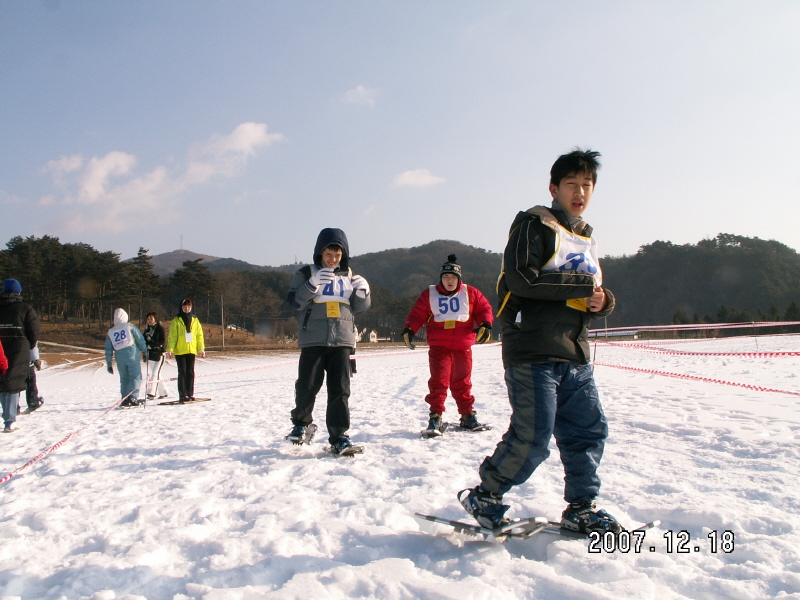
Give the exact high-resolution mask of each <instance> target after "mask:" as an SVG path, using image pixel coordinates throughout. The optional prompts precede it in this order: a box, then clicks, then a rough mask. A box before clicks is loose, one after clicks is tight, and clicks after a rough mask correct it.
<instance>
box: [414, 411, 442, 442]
mask: <svg viewBox="0 0 800 600" xmlns="http://www.w3.org/2000/svg"><path fill="white" fill-rule="evenodd" d="M429 417H430V419H429V420H428V427H427V429H423V430H422V431H421V432H420V435H421V436H422V437H424V438H431V437H438V436H440V435H442V434H444V432H445V431H447V426H448V423H444V422H442V415H440V414H439V413H435V412H432V413H430V415H429Z"/></svg>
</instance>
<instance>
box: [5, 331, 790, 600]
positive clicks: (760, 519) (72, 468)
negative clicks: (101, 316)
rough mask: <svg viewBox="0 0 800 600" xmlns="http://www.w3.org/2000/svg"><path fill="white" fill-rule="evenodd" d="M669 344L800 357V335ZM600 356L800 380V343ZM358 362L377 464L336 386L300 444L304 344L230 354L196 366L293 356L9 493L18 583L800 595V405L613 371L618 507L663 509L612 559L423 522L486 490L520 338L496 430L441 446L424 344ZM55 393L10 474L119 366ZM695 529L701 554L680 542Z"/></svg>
mask: <svg viewBox="0 0 800 600" xmlns="http://www.w3.org/2000/svg"><path fill="white" fill-rule="evenodd" d="M756 346H757V347H756ZM669 347H670V348H674V349H683V350H691V351H693V352H698V351H699V352H702V351H715V352H753V351H756V350H758V351H762V352H763V351H787V350H788V351H796V350H798V349H800V336H772V337H765V338H758V339H755V338H729V339H723V340H713V341H708V342H694V343H691V344H688V343H687V344H686V345H680V344H676V345H671V346H669ZM595 351H596V354H595V358H596V359H597V360H598V361H602V362H605V363H612V364H620V365H631V366H636V367H640V368H647V369H655V370H660V371H668V372H678V373H687V374H692V375H698V376H703V377H714V378H717V379H722V380H726V381H736V382H743V383H752V384H756V385H763V386H766V387H773V388H779V389H785V390H788V391H795V392H797V391H800V380H798V378H797V376H796V373H797V372H798V368H799V367H800V359H798V358H797V357H788V358H768V359H763V358H762V359H756V358H742V357H735V356H734V357H730V356H726V357H697V356H680V355H661V354H653V353H646V352H641V351H637V350H635V349H632V348H623V347H616V346H606V345H603V344H598V345H597V346H596V348H595ZM357 358H358V374H357V375H355V376H354V378H353V382H352V383H353V385H352V388H353V389H352V396H351V412H352V427H351V435H352V438H353V441H354V442H355V443H360V444H364V445H365V446H366V450H365V454H364V455H361V456H358V457H356V458H353V459H345V458H333V457H329V456H327V455H326V454H325V453H324V452H323V448H324V446H325V445H326V439H327V433H326V431H325V427H324V412H325V400H324V388H323V392H322V393H321V394H320V398H319V399H318V404H317V407H316V409H315V420H316V422H317V423H318V424H319V425H320V430H319V431H318V432H317V438H316V439H315V441H314V443H313V444H312V445H311V446H304V447H294V446H291V445H289V444H288V443H287V442H285V441H284V440H283V437H284V436H285V435H286V434H287V433H288V431H289V429H290V428H291V423H290V421H289V411H290V410H291V408H292V406H293V389H294V380H295V378H296V366H294V365H292V364H286V363H287V361H291V360H293V359H296V354H283V355H247V356H225V357H214V358H209V359H206V360H205V361H203V360H199V361H198V366H197V371H198V375H202V374H203V373H219V372H220V371H226V370H236V369H242V368H248V367H253V366H267V365H268V364H270V363H274V364H277V366H274V367H272V368H264V369H261V370H255V371H247V372H240V373H229V374H223V375H214V376H213V377H207V378H206V377H199V378H198V379H197V382H196V391H197V393H198V395H201V396H209V397H212V398H213V400H212V401H211V402H206V403H200V404H195V405H188V406H174V407H164V406H155V405H150V406H148V408H146V409H143V410H142V409H130V410H118V411H113V412H111V413H109V414H108V415H106V416H105V417H104V418H102V419H100V420H99V421H98V422H97V423H95V424H94V425H92V426H90V427H89V428H87V429H86V430H85V431H83V432H82V433H81V434H80V435H78V436H76V437H74V438H73V439H71V440H69V441H68V442H67V443H66V444H65V445H64V446H63V447H61V448H60V449H58V450H57V451H56V452H54V453H53V454H51V455H50V456H48V457H46V458H45V459H43V460H42V461H41V462H39V463H37V464H35V465H34V466H32V467H29V468H28V469H26V470H25V471H23V472H22V473H21V474H19V475H17V476H15V477H14V478H13V479H12V480H11V481H10V482H8V483H6V484H4V485H2V486H0V599H3V600H6V599H10V598H20V599H26V600H27V599H33V598H37V599H40V598H41V599H48V600H49V599H53V600H61V599H69V600H78V599H81V600H88V599H92V600H106V599H111V598H127V599H129V600H132V599H134V598H135V599H141V598H146V599H148V600H155V599H162V598H165V599H171V600H186V599H189V598H191V599H197V600H201V599H202V600H261V599H290V598H291V599H293V598H297V599H300V598H303V599H308V598H337V599H338V598H381V599H389V600H395V599H398V600H399V599H406V598H408V599H411V598H424V599H439V598H447V599H450V598H452V599H458V600H467V599H495V598H497V599H516V598H519V599H522V598H525V599H533V598H547V599H556V600H562V599H573V598H574V599H579V598H580V599H595V598H596V599H606V598H607V599H611V598H614V599H615V600H618V599H620V598H637V599H638V598H653V599H656V598H657V599H662V598H666V599H672V598H692V599H717V598H731V599H736V600H740V599H760V598H787V599H788V598H800V550H798V548H800V535H798V527H799V526H800V518H798V512H799V511H798V506H799V505H800V502H799V501H798V500H797V490H798V489H800V476H798V474H797V468H796V466H797V464H798V463H797V459H798V456H799V455H800V442H799V441H798V440H800V399H798V398H797V397H793V396H789V395H783V394H775V393H764V392H756V391H751V390H747V389H743V388H736V387H730V386H724V385H719V384H711V383H699V382H693V381H687V380H681V379H673V378H667V377H660V376H656V375H646V374H641V373H633V372H629V371H623V370H618V369H613V368H609V367H599V366H598V367H597V368H596V371H595V374H596V378H597V382H598V386H599V387H600V390H601V394H602V398H603V403H604V407H605V409H606V413H607V416H608V419H609V424H610V428H611V434H610V438H609V440H608V443H607V446H606V453H605V457H604V459H603V463H602V465H601V471H600V473H601V477H602V478H603V486H604V487H603V490H602V492H601V497H600V498H599V501H598V503H599V505H600V506H601V507H603V508H606V509H607V510H609V512H611V513H612V514H614V515H615V516H616V517H617V518H618V519H620V520H621V521H622V522H623V523H625V524H627V525H629V526H634V525H636V524H638V523H640V522H646V521H650V520H653V519H661V521H662V525H661V526H660V527H659V528H657V529H654V530H650V531H648V532H647V535H646V538H645V541H644V544H643V546H642V548H641V549H640V551H639V552H635V551H633V550H631V551H629V552H627V553H621V552H614V553H607V552H601V553H599V554H593V553H589V552H588V545H587V543H586V542H585V541H576V540H565V539H560V538H557V537H554V536H546V535H540V536H537V537H534V538H531V539H529V540H525V541H518V540H512V541H509V542H508V543H506V544H504V545H499V544H496V543H494V542H492V541H483V540H481V539H480V538H473V537H468V536H465V535H460V534H455V533H453V532H452V530H450V529H449V528H447V527H445V526H440V525H435V524H432V523H430V524H426V525H424V526H423V525H420V524H419V523H418V522H417V521H415V520H414V519H413V518H412V515H413V513H414V512H421V513H428V514H436V515H439V516H442V517H446V518H451V519H459V520H466V521H468V522H469V517H468V515H466V514H465V513H464V511H463V509H462V508H461V507H460V505H459V504H458V502H457V500H456V497H455V494H456V492H457V491H458V490H460V489H463V488H465V487H471V486H474V485H476V484H477V483H478V479H477V468H478V465H479V464H480V462H481V461H482V460H483V457H484V456H485V455H487V454H491V452H492V451H493V449H494V446H495V445H496V443H497V442H498V440H499V439H500V437H501V436H502V434H503V432H504V431H505V428H506V427H507V424H508V417H509V407H508V401H507V396H506V391H505V384H504V382H503V372H502V364H501V360H500V347H499V345H490V346H481V347H476V348H475V350H474V359H475V360H474V372H473V386H474V388H473V390H474V393H475V396H476V398H477V404H476V409H477V410H478V417H479V419H480V420H481V421H482V422H488V423H492V424H494V426H495V429H493V430H491V431H487V432H480V433H469V432H449V433H447V434H446V435H445V436H444V437H443V438H435V439H431V440H422V439H420V437H419V431H420V429H422V428H423V427H424V426H425V424H426V422H427V405H425V404H424V402H423V398H424V396H425V394H426V393H427V378H428V368H427V353H426V352H425V351H424V350H423V351H420V350H418V351H416V352H410V351H392V352H385V351H383V352H378V351H375V352H373V351H368V350H366V349H362V350H360V351H359V354H358V355H357ZM165 371H166V376H167V377H169V376H174V374H175V371H174V368H171V369H169V370H167V369H165ZM170 385H171V390H172V393H173V395H174V394H175V385H174V383H171V384H170ZM40 388H41V390H42V392H43V395H44V396H45V399H46V404H45V405H44V407H43V408H42V409H40V410H39V411H37V412H36V413H34V414H32V415H29V416H21V417H20V418H19V421H18V422H19V425H20V429H19V431H17V432H16V433H14V434H11V435H4V436H0V475H3V474H5V473H8V472H10V471H13V470H14V469H16V468H18V467H19V466H21V465H22V464H24V463H25V462H27V461H28V460H29V459H31V458H32V457H34V456H36V455H37V454H38V453H39V452H41V451H42V450H43V449H45V448H47V447H49V446H50V445H52V444H53V443H55V442H57V441H58V440H60V439H62V438H63V437H64V436H66V435H67V434H68V433H69V432H71V431H74V430H76V429H78V428H80V427H81V426H83V425H84V424H85V423H87V422H89V421H91V420H92V419H94V418H95V417H96V416H98V415H99V414H101V412H102V411H104V410H105V409H106V408H107V407H108V406H110V405H111V404H112V403H113V402H114V400H115V399H116V397H117V392H118V378H117V377H116V376H111V375H108V374H107V373H106V372H105V369H104V367H102V365H101V363H100V361H85V362H81V363H75V364H74V365H65V366H61V367H54V368H50V369H46V370H44V371H42V372H41V373H40ZM447 408H448V411H447V412H446V413H445V420H450V421H451V422H454V421H456V419H457V414H456V410H455V403H454V402H453V401H452V400H449V401H448V406H447ZM551 449H552V455H551V457H550V458H549V459H548V460H547V461H546V462H545V463H544V464H543V465H542V466H541V467H540V468H539V469H538V470H537V471H536V473H534V475H533V477H531V479H530V480H529V481H528V482H527V483H526V484H524V485H522V486H519V487H518V488H516V489H514V490H512V491H511V492H510V493H509V494H508V495H507V496H506V499H507V501H508V502H509V503H510V504H511V505H512V509H511V511H510V516H512V517H525V516H536V515H541V516H547V517H550V518H552V519H555V518H557V517H558V516H559V515H560V513H561V510H563V508H564V502H563V499H562V493H563V471H562V468H561V464H560V462H559V460H558V451H557V449H556V448H555V445H554V444H553V445H552V447H551ZM668 530H671V531H673V532H674V533H673V536H672V548H671V549H668V547H667V539H666V538H665V537H664V535H665V533H666V532H667V531H668ZM682 530H685V531H686V532H687V533H688V535H689V536H690V540H691V541H690V543H689V544H687V548H688V549H689V550H690V551H689V552H688V553H679V552H678V551H677V545H678V544H679V542H680V538H678V537H677V535H678V532H680V531H682ZM711 530H716V531H717V532H718V534H721V533H722V532H723V531H725V530H730V531H732V532H733V533H734V536H735V547H734V550H733V552H731V553H729V554H727V553H724V552H722V551H721V550H720V549H719V548H718V549H717V552H716V553H712V552H711V551H710V540H709V539H708V538H707V537H706V536H707V535H708V533H709V532H710V531H711ZM695 546H697V547H698V548H699V549H700V550H699V551H698V552H695V551H694V550H693V548H694V547H695ZM650 547H653V548H654V549H655V550H654V551H653V552H650V550H649V548H650Z"/></svg>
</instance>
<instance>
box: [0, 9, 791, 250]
mask: <svg viewBox="0 0 800 600" xmlns="http://www.w3.org/2000/svg"><path fill="white" fill-rule="evenodd" d="M798 30H800V4H798V3H797V2H795V1H785V2H780V1H771V0H768V1H766V2H760V3H754V2H737V1H718V2H716V1H709V2H680V1H678V2H669V3H655V2H637V1H630V2H621V1H613V0H612V1H609V2H602V3H600V2H573V3H569V4H564V3H563V2H556V1H552V2H548V1H542V2H533V1H525V2H503V1H483V2H478V1H470V0H459V1H427V2H416V1H403V2H399V1H382V2H377V1H375V2H361V1H341V2H322V1H315V2H311V1H308V2H293V1H277V0H276V1H273V2H268V1H263V2H261V1H236V0H227V1H225V2H221V1H213V2H212V1H203V0H193V1H181V0H171V1H167V2H163V1H147V0H137V1H135V2H134V1H123V0H109V1H105V2H100V1H91V2H90V1H81V2H78V1H68V0H61V1H59V0H45V1H37V0H29V1H26V2H15V1H11V0H0V141H1V142H2V143H0V211H2V218H0V243H3V244H4V243H5V242H7V241H8V240H9V239H11V238H12V237H13V236H16V235H22V236H29V235H36V236H41V235H45V234H47V235H52V236H57V237H59V238H60V239H61V241H62V242H85V243H88V244H91V245H92V246H94V247H95V248H97V249H98V250H102V251H105V250H111V251H114V252H118V253H120V254H121V255H122V258H128V257H130V256H133V255H135V253H136V251H137V249H138V248H139V247H140V246H143V247H145V248H148V249H149V250H150V253H151V254H159V253H162V252H168V251H171V250H175V249H177V248H179V247H180V245H181V239H182V240H183V247H184V248H186V249H189V250H193V251H196V252H200V253H204V254H210V255H215V256H222V257H228V256H230V257H234V258H239V259H242V260H246V261H248V262H252V263H256V264H266V265H279V264H285V263H291V262H294V260H295V258H297V259H298V260H300V261H308V260H310V258H311V251H312V248H313V244H314V240H315V239H316V234H317V233H318V231H319V230H320V229H321V228H323V227H341V228H342V229H344V230H345V231H346V232H347V234H348V237H349V239H350V245H351V251H352V253H353V254H356V255H358V254H364V253H366V252H375V251H379V250H384V249H387V248H397V247H411V246H417V245H420V244H424V243H426V242H429V241H431V240H434V239H441V238H446V239H456V240H458V241H461V242H463V243H466V244H470V245H473V246H478V247H481V248H486V249H488V250H493V251H501V250H502V248H503V246H504V242H505V239H506V236H507V233H508V226H509V225H510V223H511V221H512V219H513V217H514V215H515V214H516V212H517V211H519V210H525V209H527V208H529V207H531V206H533V205H536V204H549V194H548V191H547V184H548V173H549V169H550V166H551V165H552V163H553V161H554V160H555V158H556V157H557V156H558V155H559V154H562V153H564V152H567V151H569V150H570V149H572V148H573V147H575V146H581V147H591V148H593V149H596V150H599V151H600V152H601V153H602V154H603V158H602V162H603V168H602V170H601V172H600V174H599V180H598V185H597V188H596V191H595V195H594V198H593V200H592V204H591V206H590V207H589V209H588V210H587V212H586V214H585V217H586V219H587V220H588V221H589V222H590V223H591V224H592V225H593V226H594V228H595V235H596V237H597V239H598V243H599V247H600V253H601V254H610V255H615V256H618V255H621V254H632V253H635V252H636V250H637V249H638V248H639V247H640V246H641V245H644V244H648V243H651V242H653V241H655V240H659V239H660V240H670V241H672V242H673V243H695V242H697V241H698V240H700V239H703V238H705V237H712V236H714V235H716V234H717V233H719V232H725V233H733V234H738V235H746V236H758V237H761V238H765V239H777V240H779V241H781V242H783V243H785V244H788V245H789V246H792V247H793V248H795V249H800V235H798V234H797V222H798V219H800V191H798V190H800V167H799V166H798V165H800V161H799V160H798V152H800V116H798V111H800V108H798V107H800V77H798V70H797V60H798V57H799V56H800V36H798V35H797V31H798Z"/></svg>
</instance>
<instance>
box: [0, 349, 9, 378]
mask: <svg viewBox="0 0 800 600" xmlns="http://www.w3.org/2000/svg"><path fill="white" fill-rule="evenodd" d="M7 370H8V359H7V358H6V353H5V352H3V344H0V375H3V374H4V373H5V372H6V371H7Z"/></svg>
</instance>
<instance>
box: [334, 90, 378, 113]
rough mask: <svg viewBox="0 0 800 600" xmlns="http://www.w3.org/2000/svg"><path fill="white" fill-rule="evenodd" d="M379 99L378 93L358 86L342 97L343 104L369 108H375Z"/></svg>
mask: <svg viewBox="0 0 800 600" xmlns="http://www.w3.org/2000/svg"><path fill="white" fill-rule="evenodd" d="M377 97H378V91H377V90H372V89H370V88H367V87H364V86H363V85H357V86H356V87H354V88H353V89H352V90H347V91H346V92H345V93H344V94H343V95H342V102H345V103H346V104H360V105H361V106H368V107H369V108H375V100H376V99H377Z"/></svg>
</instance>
